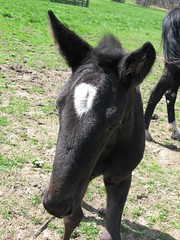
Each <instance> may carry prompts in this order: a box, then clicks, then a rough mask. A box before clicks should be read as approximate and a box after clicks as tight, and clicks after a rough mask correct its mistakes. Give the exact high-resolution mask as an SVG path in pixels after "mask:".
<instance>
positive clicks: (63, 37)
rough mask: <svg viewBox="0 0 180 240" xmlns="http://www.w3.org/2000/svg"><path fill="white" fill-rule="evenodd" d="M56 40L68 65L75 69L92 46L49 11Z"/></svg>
mask: <svg viewBox="0 0 180 240" xmlns="http://www.w3.org/2000/svg"><path fill="white" fill-rule="evenodd" d="M48 14H49V18H50V23H51V27H52V31H53V35H54V38H55V42H56V43H57V44H58V46H59V48H60V52H61V53H62V55H63V56H64V58H65V59H66V61H67V63H68V65H69V66H70V67H71V68H72V70H75V69H76V68H77V67H78V66H80V64H81V63H82V61H83V60H84V59H85V58H86V56H87V55H88V52H90V51H91V49H92V47H91V46H90V45H89V44H88V43H87V42H85V41H84V40H83V39H82V38H80V37H79V36H78V35H77V34H76V33H74V32H73V31H71V30H70V29H68V28H67V27H65V26H64V25H63V24H62V23H61V22H60V21H59V20H58V19H57V18H56V16H55V15H54V13H53V12H52V11H48Z"/></svg>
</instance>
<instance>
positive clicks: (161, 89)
mask: <svg viewBox="0 0 180 240" xmlns="http://www.w3.org/2000/svg"><path fill="white" fill-rule="evenodd" d="M168 75H169V74H167V71H164V74H163V75H162V77H161V79H160V80H159V82H158V83H157V84H156V86H155V87H154V88H153V89H152V91H151V95H150V98H149V101H148V105H147V108H146V111H145V134H146V140H148V141H151V140H152V138H151V135H150V133H149V131H148V128H149V125H150V121H151V117H152V115H153V112H154V109H155V107H156V105H157V104H158V102H159V101H160V100H161V98H162V96H163V95H164V94H165V92H166V91H167V89H168V88H169V82H170V80H171V79H168V77H169V76H168Z"/></svg>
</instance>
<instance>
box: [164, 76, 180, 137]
mask: <svg viewBox="0 0 180 240" xmlns="http://www.w3.org/2000/svg"><path fill="white" fill-rule="evenodd" d="M178 89H179V81H178V80H177V79H175V81H174V86H172V87H171V88H170V89H169V90H168V91H167V92H166V93H165V97H166V104H167V111H168V123H169V130H170V131H171V132H172V138H174V139H176V140H179V141H180V133H179V131H178V128H177V126H176V120H175V110H174V105H175V102H176V97H177V91H178Z"/></svg>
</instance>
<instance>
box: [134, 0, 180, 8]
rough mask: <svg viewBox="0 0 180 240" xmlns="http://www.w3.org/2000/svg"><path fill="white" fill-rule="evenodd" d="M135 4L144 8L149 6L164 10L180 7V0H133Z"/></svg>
mask: <svg viewBox="0 0 180 240" xmlns="http://www.w3.org/2000/svg"><path fill="white" fill-rule="evenodd" d="M135 2H136V3H137V4H140V5H142V6H144V7H148V6H150V5H154V6H157V7H160V8H165V9H172V8H175V7H180V0H135Z"/></svg>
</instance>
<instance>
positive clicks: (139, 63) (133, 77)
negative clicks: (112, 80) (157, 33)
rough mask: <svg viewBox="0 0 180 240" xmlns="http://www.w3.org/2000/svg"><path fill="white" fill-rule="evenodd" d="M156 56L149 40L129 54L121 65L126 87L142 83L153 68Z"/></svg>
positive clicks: (120, 68)
mask: <svg viewBox="0 0 180 240" xmlns="http://www.w3.org/2000/svg"><path fill="white" fill-rule="evenodd" d="M155 58H156V52H155V49H154V47H153V45H152V44H151V43H149V42H146V43H145V44H144V45H143V46H142V47H141V48H139V49H138V50H136V51H135V52H132V53H131V54H129V55H128V56H127V57H126V58H125V60H124V62H123V63H121V64H120V66H119V74H120V77H121V78H122V81H123V84H124V86H125V88H127V89H128V88H129V87H130V86H131V85H138V84H140V83H141V82H142V81H143V80H144V78H145V77H146V76H147V74H148V73H149V71H150V70H151V67H152V65H153V63H154V61H155Z"/></svg>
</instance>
